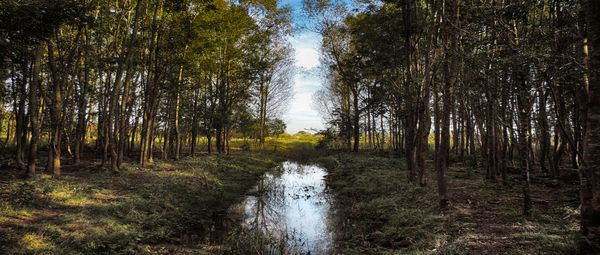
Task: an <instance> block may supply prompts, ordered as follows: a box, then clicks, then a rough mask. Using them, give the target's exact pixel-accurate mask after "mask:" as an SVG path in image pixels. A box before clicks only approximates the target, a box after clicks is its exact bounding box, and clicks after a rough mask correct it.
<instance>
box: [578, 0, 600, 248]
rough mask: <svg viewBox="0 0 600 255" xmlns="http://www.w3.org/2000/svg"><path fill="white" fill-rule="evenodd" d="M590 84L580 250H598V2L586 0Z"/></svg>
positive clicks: (599, 176) (599, 51) (599, 31)
mask: <svg viewBox="0 0 600 255" xmlns="http://www.w3.org/2000/svg"><path fill="white" fill-rule="evenodd" d="M584 7H585V8H584V9H585V10H586V11H587V24H588V38H589V57H588V67H589V71H590V74H589V85H588V104H587V106H584V107H587V109H586V110H587V118H586V125H585V126H586V128H587V130H586V131H585V139H584V152H583V164H582V166H581V167H580V169H579V177H580V179H581V189H580V197H581V234H582V237H583V238H582V240H581V241H580V252H581V253H582V254H598V253H599V252H600V73H599V70H600V26H598V24H600V2H599V1H594V0H587V1H586V4H585V5H584Z"/></svg>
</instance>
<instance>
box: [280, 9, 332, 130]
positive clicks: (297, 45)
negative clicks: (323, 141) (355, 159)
mask: <svg viewBox="0 0 600 255" xmlns="http://www.w3.org/2000/svg"><path fill="white" fill-rule="evenodd" d="M282 5H284V6H288V7H290V8H291V10H292V18H293V20H294V22H295V23H296V24H303V25H306V24H310V22H311V21H310V20H309V19H307V18H306V17H305V16H304V15H303V14H302V0H282ZM289 41H290V43H291V44H292V46H293V47H294V50H295V57H296V61H295V64H294V65H295V67H296V72H295V75H294V79H293V82H294V84H293V86H294V96H293V99H292V100H291V102H290V105H289V110H288V111H287V112H286V113H285V114H284V116H283V119H284V121H285V122H286V124H287V129H286V132H287V133H289V134H295V133H297V132H299V131H307V132H311V133H314V131H315V130H317V131H318V130H322V129H324V126H325V125H324V124H323V120H322V118H321V116H320V115H319V113H318V112H317V111H316V109H314V106H313V105H314V104H313V94H314V93H315V92H316V91H317V90H319V88H320V87H321V83H322V78H321V76H320V74H319V71H318V70H319V68H320V62H319V45H320V43H321V36H320V35H319V34H317V33H315V32H312V31H309V30H307V29H297V31H296V32H295V33H294V34H293V35H292V36H291V37H290V38H289Z"/></svg>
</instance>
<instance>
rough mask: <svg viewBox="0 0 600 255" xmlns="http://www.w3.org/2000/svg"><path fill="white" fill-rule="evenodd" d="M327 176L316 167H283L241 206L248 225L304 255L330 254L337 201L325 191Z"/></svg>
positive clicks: (271, 174) (264, 180)
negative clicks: (285, 242) (334, 208)
mask: <svg viewBox="0 0 600 255" xmlns="http://www.w3.org/2000/svg"><path fill="white" fill-rule="evenodd" d="M326 174H327V173H326V172H325V169H323V168H321V167H319V166H316V165H303V164H297V163H293V162H289V161H288V162H284V163H282V165H281V166H280V167H278V168H277V169H275V170H273V171H271V172H269V173H267V174H265V175H264V177H263V179H262V180H261V181H260V182H259V184H258V185H257V187H256V189H255V190H254V191H253V192H252V193H253V195H250V196H248V197H247V198H246V199H245V200H244V201H243V202H242V204H241V205H239V208H240V209H239V210H243V215H244V216H243V217H244V222H245V224H246V225H247V226H248V227H249V228H252V229H256V228H259V229H261V230H262V231H263V232H264V233H270V234H272V235H273V236H274V237H276V238H279V239H285V240H286V241H287V243H288V245H289V246H290V247H292V248H293V249H295V250H297V251H300V252H302V253H304V254H312V255H314V254H327V253H328V252H329V250H330V248H331V247H332V245H333V232H332V228H331V227H330V225H331V224H330V221H331V218H332V217H333V216H332V215H333V213H332V212H331V210H330V209H331V205H332V203H333V201H332V197H331V196H330V195H329V194H328V193H327V192H326V190H325V180H324V177H325V175H326Z"/></svg>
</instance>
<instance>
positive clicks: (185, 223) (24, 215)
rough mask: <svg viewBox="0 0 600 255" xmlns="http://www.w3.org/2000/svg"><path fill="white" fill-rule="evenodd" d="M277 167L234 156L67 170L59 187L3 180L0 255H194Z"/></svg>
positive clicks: (267, 160)
mask: <svg viewBox="0 0 600 255" xmlns="http://www.w3.org/2000/svg"><path fill="white" fill-rule="evenodd" d="M283 159H284V157H283V156H282V154H278V153H272V152H244V153H238V152H236V153H233V154H232V155H230V156H218V155H210V156H208V155H205V156H201V157H197V158H185V159H183V160H180V161H156V162H155V163H154V164H151V165H148V166H146V167H140V166H138V165H137V164H131V165H126V166H125V170H124V171H122V173H121V174H119V175H113V174H108V173H106V172H105V171H102V170H101V168H99V167H98V166H97V165H88V166H86V167H81V168H71V169H68V168H67V167H65V168H66V169H65V174H64V177H63V178H62V179H60V180H55V179H52V178H51V177H50V176H49V175H46V174H42V175H41V176H39V177H38V178H36V179H34V180H30V181H24V180H19V179H9V180H2V182H1V186H0V190H1V193H0V195H1V202H0V234H1V235H2V237H3V238H1V239H0V254H138V253H154V252H158V251H160V250H161V249H162V250H164V249H167V250H168V249H169V248H168V247H174V246H173V245H175V247H177V248H173V249H182V248H186V249H191V250H196V251H198V252H200V251H202V250H203V249H204V248H203V247H205V246H206V247H209V246H210V242H208V243H206V242H205V240H208V239H209V238H208V237H209V236H210V235H211V234H214V232H215V228H218V227H219V226H214V222H215V217H221V216H223V215H224V214H225V211H226V210H227V208H228V207H229V206H230V205H231V204H233V203H235V202H237V201H239V200H240V199H241V198H242V197H243V194H244V193H245V192H246V191H247V190H248V189H249V188H251V187H252V186H253V185H254V184H255V182H256V180H257V179H258V177H260V176H261V175H262V174H263V173H264V172H265V171H267V170H268V169H270V168H272V167H274V166H275V165H277V164H278V162H280V161H282V160H283ZM4 176H6V175H4ZM165 247H166V248H165ZM207 249H208V248H207ZM208 250H210V249H208ZM186 253H187V252H186Z"/></svg>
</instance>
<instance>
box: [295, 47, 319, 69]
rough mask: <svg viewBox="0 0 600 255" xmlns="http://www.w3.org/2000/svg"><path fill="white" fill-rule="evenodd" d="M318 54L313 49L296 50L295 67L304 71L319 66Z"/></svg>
mask: <svg viewBox="0 0 600 255" xmlns="http://www.w3.org/2000/svg"><path fill="white" fill-rule="evenodd" d="M319 65H320V63H319V52H317V50H315V49H313V48H296V66H297V67H302V68H306V69H311V68H313V67H317V66H319Z"/></svg>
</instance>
